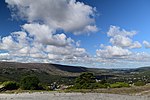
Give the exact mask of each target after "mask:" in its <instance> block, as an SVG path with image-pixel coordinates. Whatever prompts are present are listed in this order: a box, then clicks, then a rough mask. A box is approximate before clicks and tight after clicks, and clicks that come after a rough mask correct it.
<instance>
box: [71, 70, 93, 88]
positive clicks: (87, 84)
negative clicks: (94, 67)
mask: <svg viewBox="0 0 150 100" xmlns="http://www.w3.org/2000/svg"><path fill="white" fill-rule="evenodd" d="M95 83H96V81H95V78H94V75H93V73H82V74H81V75H80V76H79V77H77V78H76V81H75V85H74V88H75V89H94V88H95V87H96V84H95Z"/></svg>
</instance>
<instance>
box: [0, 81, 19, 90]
mask: <svg viewBox="0 0 150 100" xmlns="http://www.w3.org/2000/svg"><path fill="white" fill-rule="evenodd" d="M2 86H3V88H4V89H5V90H16V89H18V88H19V84H18V83H17V82H13V81H6V82H4V83H3V84H2Z"/></svg>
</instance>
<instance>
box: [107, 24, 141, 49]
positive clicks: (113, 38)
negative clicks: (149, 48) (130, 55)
mask: <svg viewBox="0 0 150 100" xmlns="http://www.w3.org/2000/svg"><path fill="white" fill-rule="evenodd" d="M136 34H137V32H136V31H126V30H125V29H122V30H121V29H120V27H117V26H110V29H109V31H108V32H107V35H108V37H110V43H111V44H112V45H114V46H118V47H122V48H132V49H133V48H141V47H142V45H141V44H140V43H139V42H138V41H135V42H134V41H133V40H132V37H133V36H134V35H136Z"/></svg>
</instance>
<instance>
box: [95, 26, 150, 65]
mask: <svg viewBox="0 0 150 100" xmlns="http://www.w3.org/2000/svg"><path fill="white" fill-rule="evenodd" d="M134 35H136V31H126V30H125V29H121V28H120V27H117V26H110V28H109V30H108V32H107V36H108V37H109V38H110V40H109V42H110V44H109V45H107V46H105V45H104V44H101V45H100V49H97V50H96V58H95V59H96V61H97V62H100V63H102V64H104V65H105V64H106V63H107V64H106V65H108V66H114V67H115V66H122V64H123V63H130V64H128V65H129V66H130V65H132V64H133V63H137V62H140V64H141V63H146V62H147V61H148V60H149V59H150V55H149V54H147V53H144V52H134V51H133V49H135V48H141V47H142V45H141V43H139V42H138V41H133V39H132V38H133V36H134ZM144 43H145V44H147V42H144ZM144 43H143V44H144ZM114 63H115V64H114Z"/></svg>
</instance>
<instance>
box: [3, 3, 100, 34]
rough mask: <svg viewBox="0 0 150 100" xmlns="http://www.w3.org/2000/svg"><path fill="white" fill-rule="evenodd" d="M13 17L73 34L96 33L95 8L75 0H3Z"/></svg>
mask: <svg viewBox="0 0 150 100" xmlns="http://www.w3.org/2000/svg"><path fill="white" fill-rule="evenodd" d="M5 1H6V3H8V5H9V7H10V9H11V10H12V16H13V17H17V18H18V17H19V18H21V19H24V20H27V21H28V22H30V23H31V22H41V23H44V24H47V25H49V26H50V27H52V28H55V29H63V30H64V31H66V32H73V33H74V34H83V33H90V32H95V31H97V30H98V29H97V27H96V25H95V19H94V16H95V11H96V10H95V8H93V7H91V6H89V5H85V4H84V3H82V2H78V1H76V0H36V1H35V0H5Z"/></svg>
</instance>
